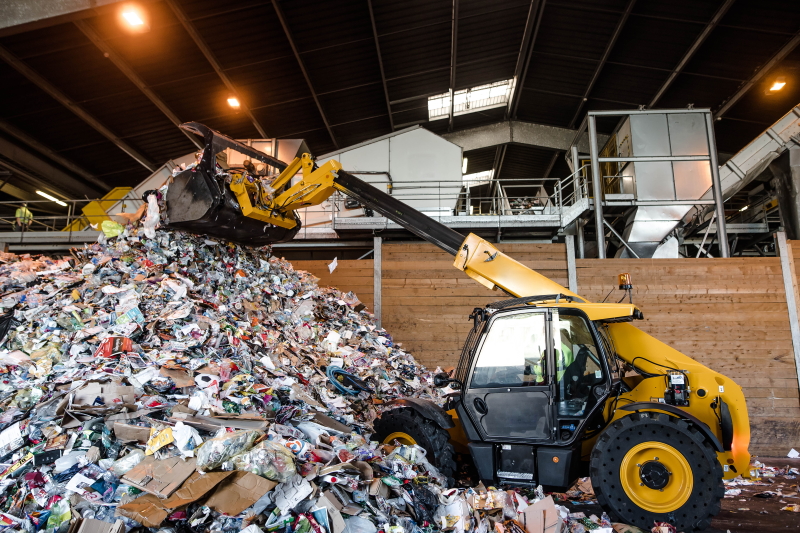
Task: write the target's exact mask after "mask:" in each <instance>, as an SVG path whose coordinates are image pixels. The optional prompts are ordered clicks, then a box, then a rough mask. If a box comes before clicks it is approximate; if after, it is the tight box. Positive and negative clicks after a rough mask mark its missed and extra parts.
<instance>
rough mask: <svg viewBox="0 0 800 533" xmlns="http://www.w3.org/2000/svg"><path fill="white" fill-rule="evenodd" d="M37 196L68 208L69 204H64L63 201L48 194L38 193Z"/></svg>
mask: <svg viewBox="0 0 800 533" xmlns="http://www.w3.org/2000/svg"><path fill="white" fill-rule="evenodd" d="M36 194H38V195H39V196H44V197H45V198H47V199H48V200H50V201H51V202H55V203H57V204H58V205H63V206H64V207H67V203H66V202H63V201H61V200H59V199H58V198H56V197H55V196H52V195H50V194H47V193H46V192H42V191H36Z"/></svg>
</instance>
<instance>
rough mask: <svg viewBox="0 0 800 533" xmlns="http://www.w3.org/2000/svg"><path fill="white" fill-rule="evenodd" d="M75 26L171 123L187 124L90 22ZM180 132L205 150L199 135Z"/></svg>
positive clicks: (79, 23)
mask: <svg viewBox="0 0 800 533" xmlns="http://www.w3.org/2000/svg"><path fill="white" fill-rule="evenodd" d="M74 24H75V25H76V26H77V27H78V29H79V30H81V31H82V32H83V34H84V35H85V36H86V37H87V38H88V39H89V40H90V41H92V44H94V45H95V46H96V47H97V48H98V49H100V51H101V52H103V54H104V55H105V57H106V58H108V59H109V60H110V61H111V62H112V63H114V66H116V67H117V68H118V69H119V70H120V71H121V72H122V73H123V74H124V75H125V77H126V78H128V79H129V80H130V81H131V83H133V84H134V85H136V87H137V88H138V89H139V90H140V91H142V93H143V94H144V95H145V96H146V97H147V99H148V100H150V101H151V102H153V105H155V106H156V107H157V108H158V109H159V110H160V111H161V112H162V113H164V115H165V116H166V117H167V118H168V119H169V120H170V122H172V123H173V124H175V126H180V125H181V124H183V123H184V122H185V121H184V120H181V119H179V118H178V116H177V115H176V114H175V113H173V111H172V110H171V109H170V108H169V107H168V106H167V104H165V103H164V101H163V100H162V99H161V98H160V97H159V96H158V95H157V94H156V93H155V92H153V90H152V89H150V87H148V86H147V84H146V83H145V82H144V80H143V79H142V78H140V77H139V75H138V74H136V72H134V70H133V69H132V68H131V67H130V65H128V64H127V63H126V62H125V61H124V60H123V59H122V58H121V57H120V56H119V54H117V53H116V52H115V51H114V50H113V49H112V48H111V47H110V46H109V45H108V43H106V42H105V41H104V40H103V39H102V38H100V36H99V35H97V32H96V31H94V29H93V28H92V27H91V26H90V25H89V23H88V22H86V21H85V20H76V21H75V22H74ZM179 131H180V132H181V133H183V134H184V135H186V137H187V138H188V139H189V140H190V141H191V142H192V144H194V145H195V146H196V147H198V148H201V149H202V148H203V144H202V143H200V142H199V141H198V140H197V135H192V134H191V133H189V132H188V131H186V130H184V129H180V128H179Z"/></svg>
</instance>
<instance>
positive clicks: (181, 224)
mask: <svg viewBox="0 0 800 533" xmlns="http://www.w3.org/2000/svg"><path fill="white" fill-rule="evenodd" d="M183 127H184V129H187V130H188V131H191V132H193V133H196V134H198V135H202V136H203V137H204V138H205V141H206V146H205V148H204V150H203V158H202V160H201V162H200V164H198V165H197V166H196V167H195V168H193V169H191V170H184V171H183V172H181V173H180V174H178V175H177V176H175V177H174V178H173V181H172V183H171V184H170V186H169V189H168V191H167V198H166V202H167V220H168V226H169V227H171V228H175V229H180V230H184V231H188V232H191V233H197V234H200V235H209V236H211V237H217V238H220V239H225V240H228V241H232V242H236V243H239V244H244V245H249V246H265V245H267V244H273V243H278V242H285V241H289V240H292V239H293V238H294V236H295V235H297V232H298V231H300V226H301V224H300V220H299V218H298V217H297V215H296V214H295V220H296V222H297V224H296V225H295V226H294V227H293V228H291V229H286V228H282V227H279V226H274V225H272V224H266V223H264V222H261V221H259V220H256V219H254V218H249V217H246V216H244V215H243V214H242V210H241V207H240V206H239V202H238V201H237V200H236V196H235V195H234V194H233V193H232V192H231V190H230V189H229V188H228V186H227V185H226V184H225V183H224V182H221V181H220V180H218V179H217V178H216V177H215V174H216V155H217V153H219V152H221V151H222V150H224V149H225V148H232V149H234V150H237V151H240V152H242V153H244V154H245V155H247V156H248V157H250V158H253V159H258V160H260V161H263V162H265V163H267V164H269V165H271V166H274V167H276V168H281V167H283V168H285V167H286V164H285V163H283V162H282V161H279V160H277V159H274V158H272V157H270V156H268V155H267V154H263V153H261V152H258V151H257V150H254V149H253V148H250V147H248V146H245V145H243V144H240V143H238V142H237V141H234V140H233V139H229V138H227V137H225V136H224V135H221V134H219V133H217V132H215V131H213V130H211V129H209V128H207V127H206V126H203V125H202V124H197V123H189V124H184V125H183Z"/></svg>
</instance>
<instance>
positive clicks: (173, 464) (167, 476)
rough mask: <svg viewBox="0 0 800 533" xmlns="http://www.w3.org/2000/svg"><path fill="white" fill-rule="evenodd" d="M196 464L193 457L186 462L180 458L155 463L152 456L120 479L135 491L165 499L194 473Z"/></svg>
mask: <svg viewBox="0 0 800 533" xmlns="http://www.w3.org/2000/svg"><path fill="white" fill-rule="evenodd" d="M196 463H197V460H196V459H195V458H194V457H192V458H191V459H188V460H186V461H184V460H183V459H182V458H180V457H170V458H169V459H163V460H161V461H156V460H155V458H154V457H153V456H149V457H146V458H145V459H144V461H142V462H141V463H139V464H138V465H136V466H134V467H133V468H132V469H131V470H130V471H129V472H128V473H127V474H125V475H124V476H123V477H122V479H123V481H125V482H126V483H128V484H129V485H133V486H134V487H136V488H137V489H140V490H143V491H145V492H149V493H150V494H155V495H156V496H158V497H159V498H167V497H169V496H171V495H172V493H173V492H175V491H176V490H178V488H179V487H180V486H181V485H183V482H184V481H186V480H187V479H188V478H189V476H191V475H192V473H194V471H195V469H196V468H195V467H196Z"/></svg>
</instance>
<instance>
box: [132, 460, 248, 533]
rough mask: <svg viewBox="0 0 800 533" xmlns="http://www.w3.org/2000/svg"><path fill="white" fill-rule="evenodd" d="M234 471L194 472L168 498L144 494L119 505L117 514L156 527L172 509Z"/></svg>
mask: <svg viewBox="0 0 800 533" xmlns="http://www.w3.org/2000/svg"><path fill="white" fill-rule="evenodd" d="M233 474H234V472H209V473H208V474H201V473H200V472H194V473H193V474H192V475H191V476H190V477H189V479H187V480H186V482H185V483H184V484H183V485H182V486H181V488H179V489H178V490H177V491H175V493H173V494H172V496H170V497H169V498H166V499H161V498H159V497H158V496H155V495H153V494H144V495H142V496H139V497H138V498H136V499H135V500H133V501H132V502H129V503H126V504H124V505H120V506H119V507H118V508H117V510H118V512H119V514H121V515H123V516H127V517H128V518H131V519H133V520H136V521H137V522H139V523H140V524H142V525H143V526H146V527H158V526H159V525H160V524H161V523H162V522H163V521H164V520H166V518H167V516H169V513H170V512H171V511H172V510H173V509H177V508H178V507H183V506H184V505H189V504H190V503H192V502H195V501H197V500H199V499H201V498H203V497H205V496H206V495H208V493H209V492H211V491H212V490H214V489H215V488H216V487H217V486H218V485H219V484H220V483H222V482H223V481H224V480H225V479H227V478H229V477H230V476H232V475H233Z"/></svg>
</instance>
